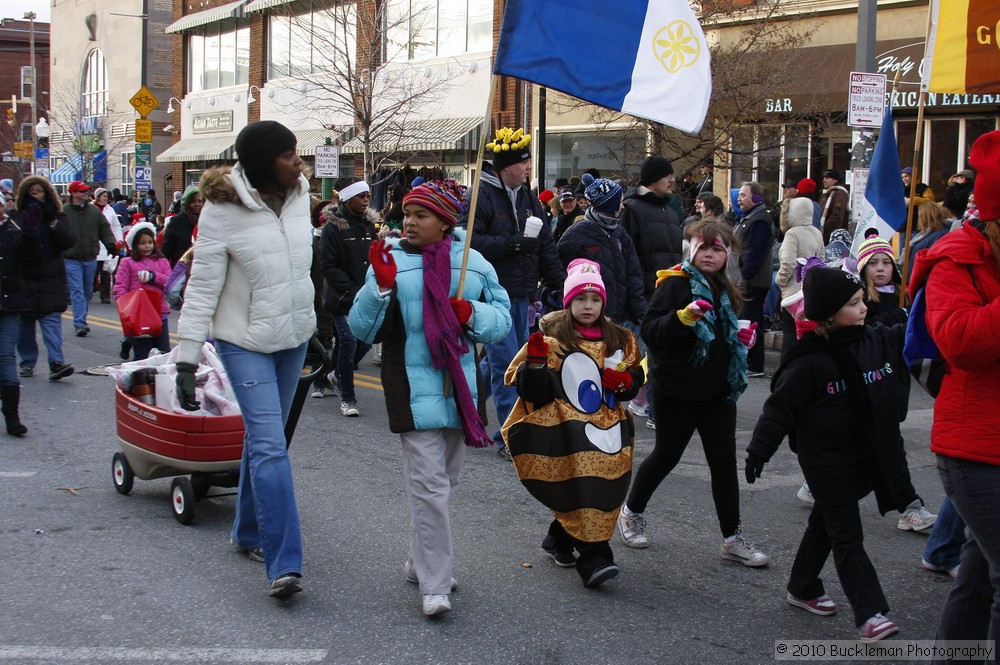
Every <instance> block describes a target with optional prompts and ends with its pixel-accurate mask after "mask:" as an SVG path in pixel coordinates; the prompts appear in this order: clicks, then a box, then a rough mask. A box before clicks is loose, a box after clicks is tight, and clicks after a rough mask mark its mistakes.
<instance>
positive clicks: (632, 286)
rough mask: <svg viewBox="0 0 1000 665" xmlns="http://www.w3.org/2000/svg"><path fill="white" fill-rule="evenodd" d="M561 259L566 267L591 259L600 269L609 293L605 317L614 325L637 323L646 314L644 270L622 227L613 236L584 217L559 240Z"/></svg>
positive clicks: (612, 233) (617, 227)
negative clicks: (627, 322)
mask: <svg viewBox="0 0 1000 665" xmlns="http://www.w3.org/2000/svg"><path fill="white" fill-rule="evenodd" d="M559 258H560V259H562V262H563V265H569V262H570V261H572V260H573V259H589V260H591V261H593V262H595V263H597V264H598V265H600V266H601V279H602V280H603V281H604V288H605V290H606V291H607V296H608V297H607V302H606V303H605V305H604V314H606V315H607V317H608V318H609V319H611V320H612V321H614V322H615V323H623V322H625V321H634V322H636V323H638V322H639V321H641V320H642V317H643V316H644V315H645V314H646V304H647V303H646V296H645V291H644V289H643V282H642V267H641V266H640V265H639V258H638V257H637V256H636V253H635V247H634V246H633V245H632V238H630V237H629V235H628V233H626V232H625V229H623V228H622V227H621V226H616V227H615V228H614V229H613V230H612V231H611V232H610V233H608V232H607V231H605V230H604V228H603V227H602V226H600V225H599V224H598V223H597V222H595V221H594V220H593V219H591V218H590V217H587V216H585V217H584V218H583V219H581V220H580V221H579V222H577V223H576V224H574V225H573V226H571V227H569V228H568V229H567V230H566V233H564V234H563V236H562V238H560V239H559Z"/></svg>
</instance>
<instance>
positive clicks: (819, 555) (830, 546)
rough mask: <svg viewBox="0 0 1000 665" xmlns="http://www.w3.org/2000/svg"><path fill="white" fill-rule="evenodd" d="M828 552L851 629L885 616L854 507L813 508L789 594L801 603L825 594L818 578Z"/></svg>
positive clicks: (884, 604)
mask: <svg viewBox="0 0 1000 665" xmlns="http://www.w3.org/2000/svg"><path fill="white" fill-rule="evenodd" d="M831 550H833V564H834V566H836V568H837V577H839V578H840V586H842V587H843V589H844V593H845V594H847V600H848V601H850V603H851V609H852V610H854V625H855V626H859V627H860V626H861V625H862V624H864V622H865V621H868V619H870V618H872V617H873V616H875V615H876V614H879V613H882V614H885V613H886V612H888V611H889V603H888V601H887V600H886V599H885V594H883V593H882V585H881V584H879V581H878V575H877V574H876V573H875V566H873V565H872V562H871V559H869V558H868V553H867V552H865V548H864V534H863V533H862V531H861V514H860V513H859V512H858V504H857V503H847V504H842V505H839V506H820V505H819V504H815V505H813V508H812V512H811V513H809V522H808V524H807V525H806V532H805V533H803V534H802V541H801V542H800V543H799V551H798V552H796V554H795V562H794V563H793V564H792V574H791V575H790V576H789V579H788V586H787V587H786V588H787V589H788V592H789V593H790V594H792V595H793V596H795V597H796V598H802V599H804V600H811V599H813V598H818V597H819V596H822V595H823V594H825V593H826V591H824V590H823V580H822V579H820V576H819V574H820V572H821V571H822V570H823V566H824V565H825V564H826V560H827V559H828V558H829V556H830V551H831Z"/></svg>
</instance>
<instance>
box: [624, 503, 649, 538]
mask: <svg viewBox="0 0 1000 665" xmlns="http://www.w3.org/2000/svg"><path fill="white" fill-rule="evenodd" d="M618 532H619V533H620V534H621V535H622V540H624V541H625V544H626V545H628V546H629V547H634V548H636V549H643V548H645V547H649V540H648V539H647V538H646V518H645V517H643V516H642V513H633V512H632V511H631V510H629V509H628V506H626V505H624V504H623V505H622V510H621V512H620V513H618Z"/></svg>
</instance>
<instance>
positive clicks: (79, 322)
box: [64, 259, 97, 328]
mask: <svg viewBox="0 0 1000 665" xmlns="http://www.w3.org/2000/svg"><path fill="white" fill-rule="evenodd" d="M64 260H65V262H66V284H67V285H68V286H69V301H70V304H71V305H72V306H73V327H74V328H85V327H87V309H88V308H89V307H90V296H92V295H93V294H94V276H95V275H96V274H97V261H77V260H76V259H64Z"/></svg>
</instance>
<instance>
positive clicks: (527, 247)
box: [507, 236, 538, 255]
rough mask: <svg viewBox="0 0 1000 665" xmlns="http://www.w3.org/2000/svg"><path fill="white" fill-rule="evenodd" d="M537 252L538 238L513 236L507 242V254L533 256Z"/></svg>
mask: <svg viewBox="0 0 1000 665" xmlns="http://www.w3.org/2000/svg"><path fill="white" fill-rule="evenodd" d="M537 251H538V238H532V237H530V236H513V237H511V238H508V240H507V253H508V254H513V255H517V254H534V253H535V252H537Z"/></svg>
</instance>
